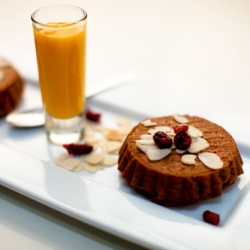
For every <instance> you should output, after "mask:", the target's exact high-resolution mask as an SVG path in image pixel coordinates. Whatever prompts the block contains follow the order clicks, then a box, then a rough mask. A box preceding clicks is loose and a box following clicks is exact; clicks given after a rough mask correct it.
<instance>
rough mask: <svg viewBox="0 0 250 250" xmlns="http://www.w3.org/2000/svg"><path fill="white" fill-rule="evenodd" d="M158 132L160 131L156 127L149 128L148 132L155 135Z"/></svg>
mask: <svg viewBox="0 0 250 250" xmlns="http://www.w3.org/2000/svg"><path fill="white" fill-rule="evenodd" d="M156 132H158V130H157V129H155V128H151V129H149V130H148V133H149V134H150V135H154V134H155V133H156Z"/></svg>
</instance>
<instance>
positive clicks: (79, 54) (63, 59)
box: [33, 23, 86, 119]
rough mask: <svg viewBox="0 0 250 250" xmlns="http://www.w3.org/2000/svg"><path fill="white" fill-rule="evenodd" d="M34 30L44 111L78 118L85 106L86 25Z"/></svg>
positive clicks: (63, 116)
mask: <svg viewBox="0 0 250 250" xmlns="http://www.w3.org/2000/svg"><path fill="white" fill-rule="evenodd" d="M62 25H63V26H64V27H63V28H60V26H62ZM33 29H34V38H35V44H36V54H37V64H38V71H39V83H40V88H41V92H42V100H43V104H44V108H45V110H46V112H47V113H48V114H49V115H51V116H52V117H55V118H60V119H67V118H71V117H74V116H77V115H79V114H80V113H81V112H82V110H83V107H84V104H85V61H86V24H85V25H84V26H76V25H67V24H65V23H64V24H62V23H55V24H51V23H50V27H49V28H47V27H46V28H43V29H39V30H37V29H36V28H35V27H33Z"/></svg>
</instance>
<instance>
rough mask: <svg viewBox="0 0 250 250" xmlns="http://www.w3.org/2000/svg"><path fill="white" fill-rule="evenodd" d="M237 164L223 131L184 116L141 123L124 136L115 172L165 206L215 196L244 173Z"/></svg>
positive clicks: (229, 138)
mask: <svg viewBox="0 0 250 250" xmlns="http://www.w3.org/2000/svg"><path fill="white" fill-rule="evenodd" d="M184 124H185V125H184ZM157 131H163V132H164V133H165V134H166V135H167V137H168V139H169V138H171V141H172V142H173V143H172V146H171V145H167V146H165V147H164V145H163V146H162V145H161V142H162V141H161V138H162V137H161V136H162V135H161V134H160V133H162V132H160V133H159V132H157ZM156 133H157V134H158V138H160V144H159V143H158V141H157V138H156ZM177 134H178V136H177ZM163 137H164V136H163ZM177 137H178V138H177ZM190 139H191V140H190ZM178 140H179V141H178ZM163 142H164V140H163ZM156 143H157V144H156ZM185 143H187V144H186V145H185ZM190 143H191V144H190ZM163 144H164V143H163ZM183 145H184V147H183ZM177 146H178V147H177ZM185 147H186V148H185ZM242 165H243V161H242V159H241V156H240V154H239V151H238V148H237V146H236V143H235V141H234V139H233V138H232V136H231V135H230V134H229V133H228V132H227V131H226V130H225V129H223V128H222V127H220V126H218V125H217V124H215V123H212V122H210V121H208V120H205V119H203V118H200V117H196V116H188V115H184V116H179V115H174V116H166V117H157V118H151V119H147V120H144V121H142V122H141V123H139V124H138V125H137V126H135V127H134V128H133V130H132V131H131V132H130V134H129V135H128V136H127V138H126V140H125V142H124V144H123V146H122V147H121V149H120V152H119V159H118V169H119V171H121V172H122V177H123V178H124V179H126V180H127V181H128V182H129V184H130V185H131V186H132V187H134V188H136V189H139V190H142V191H143V193H145V194H146V195H147V196H148V197H149V198H150V199H151V200H152V201H154V202H156V203H159V204H162V205H166V206H174V205H190V204H195V203H197V202H199V201H201V200H204V199H207V198H212V197H217V196H220V195H221V194H222V190H223V189H224V188H226V187H229V186H231V185H232V184H233V183H234V182H235V180H236V179H237V177H238V176H239V175H241V174H243V169H242Z"/></svg>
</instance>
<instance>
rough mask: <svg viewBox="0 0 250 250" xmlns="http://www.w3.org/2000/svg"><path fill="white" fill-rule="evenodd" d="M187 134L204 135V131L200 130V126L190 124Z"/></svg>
mask: <svg viewBox="0 0 250 250" xmlns="http://www.w3.org/2000/svg"><path fill="white" fill-rule="evenodd" d="M187 134H189V135H190V136H191V137H192V138H196V137H202V136H203V133H202V131H200V130H199V129H198V128H196V127H194V126H191V125H188V131H187Z"/></svg>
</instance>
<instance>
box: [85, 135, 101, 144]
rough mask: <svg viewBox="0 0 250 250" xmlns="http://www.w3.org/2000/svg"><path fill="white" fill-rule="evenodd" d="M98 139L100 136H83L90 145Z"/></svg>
mask: <svg viewBox="0 0 250 250" xmlns="http://www.w3.org/2000/svg"><path fill="white" fill-rule="evenodd" d="M99 140H100V138H98V137H97V136H96V135H87V136H85V137H84V141H85V142H86V143H88V144H91V145H94V144H96V143H98V142H99Z"/></svg>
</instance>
